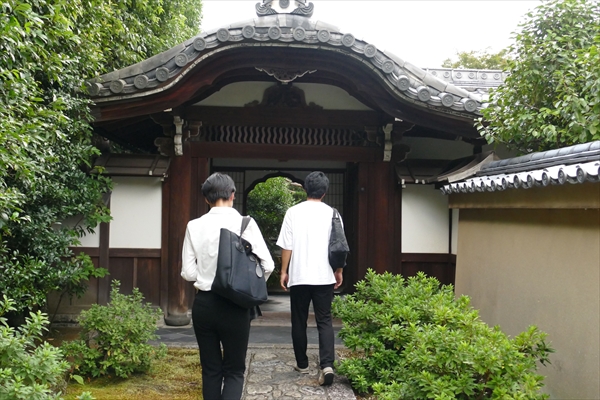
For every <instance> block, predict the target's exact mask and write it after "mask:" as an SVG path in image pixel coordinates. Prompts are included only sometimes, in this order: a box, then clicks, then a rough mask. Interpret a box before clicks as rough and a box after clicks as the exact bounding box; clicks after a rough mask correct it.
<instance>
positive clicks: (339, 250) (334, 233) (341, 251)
mask: <svg viewBox="0 0 600 400" xmlns="http://www.w3.org/2000/svg"><path fill="white" fill-rule="evenodd" d="M349 252H350V247H348V242H347V241H346V234H345V233H344V228H343V227H342V221H341V220H340V214H339V213H338V210H336V209H335V208H334V209H333V217H332V218H331V235H330V236H329V264H330V265H331V268H333V270H334V271H335V270H336V269H338V268H344V267H345V266H346V257H348V253H349Z"/></svg>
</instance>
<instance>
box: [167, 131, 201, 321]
mask: <svg viewBox="0 0 600 400" xmlns="http://www.w3.org/2000/svg"><path fill="white" fill-rule="evenodd" d="M167 179H168V184H167V185H166V187H167V188H168V190H169V194H168V196H169V200H168V201H169V204H168V212H169V218H168V228H167V229H168V239H167V249H166V251H165V253H166V254H167V265H166V277H167V282H168V293H167V312H166V315H165V323H166V324H167V325H171V326H182V325H187V324H189V323H190V317H189V316H188V310H189V304H190V296H191V294H192V293H193V291H192V289H191V286H192V284H191V283H190V282H186V281H184V280H183V279H182V278H181V248H182V245H183V239H184V237H185V228H186V226H187V223H188V221H189V220H190V219H192V190H195V188H193V187H192V186H193V185H192V157H191V151H190V145H189V143H185V144H184V148H183V155H182V156H172V158H171V165H170V167H169V177H168V178H167Z"/></svg>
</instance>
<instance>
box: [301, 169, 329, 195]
mask: <svg viewBox="0 0 600 400" xmlns="http://www.w3.org/2000/svg"><path fill="white" fill-rule="evenodd" d="M327 189H329V179H328V178H327V176H326V175H325V174H324V173H323V172H321V171H314V172H311V173H310V174H308V176H307V177H306V179H305V180H304V190H306V197H307V198H309V199H320V198H321V197H323V196H324V195H325V193H327Z"/></svg>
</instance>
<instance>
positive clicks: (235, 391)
mask: <svg viewBox="0 0 600 400" xmlns="http://www.w3.org/2000/svg"><path fill="white" fill-rule="evenodd" d="M192 321H193V324H194V333H195V334H196V340H197V341H198V348H199V349H200V364H201V365H202V394H203V396H204V398H205V399H206V400H239V399H241V397H242V391H243V388H244V372H245V370H246V351H247V350H248V338H249V336H250V313H249V311H248V310H247V309H245V308H241V307H238V306H236V305H235V304H233V303H231V302H230V301H228V300H226V299H224V298H222V297H220V296H219V295H217V294H214V293H212V292H202V291H200V292H198V294H196V298H195V299H194V306H193V308H192ZM221 346H223V351H222V352H221Z"/></svg>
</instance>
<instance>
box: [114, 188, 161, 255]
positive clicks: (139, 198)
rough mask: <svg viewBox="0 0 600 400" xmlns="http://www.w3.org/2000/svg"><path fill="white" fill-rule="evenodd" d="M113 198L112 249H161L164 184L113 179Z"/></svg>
mask: <svg viewBox="0 0 600 400" xmlns="http://www.w3.org/2000/svg"><path fill="white" fill-rule="evenodd" d="M113 185H114V188H113V192H112V195H111V198H110V212H111V215H112V218H113V219H112V221H111V222H110V240H109V243H110V247H111V248H128V249H159V248H160V247H161V213H162V182H161V180H160V178H145V177H114V178H113Z"/></svg>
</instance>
